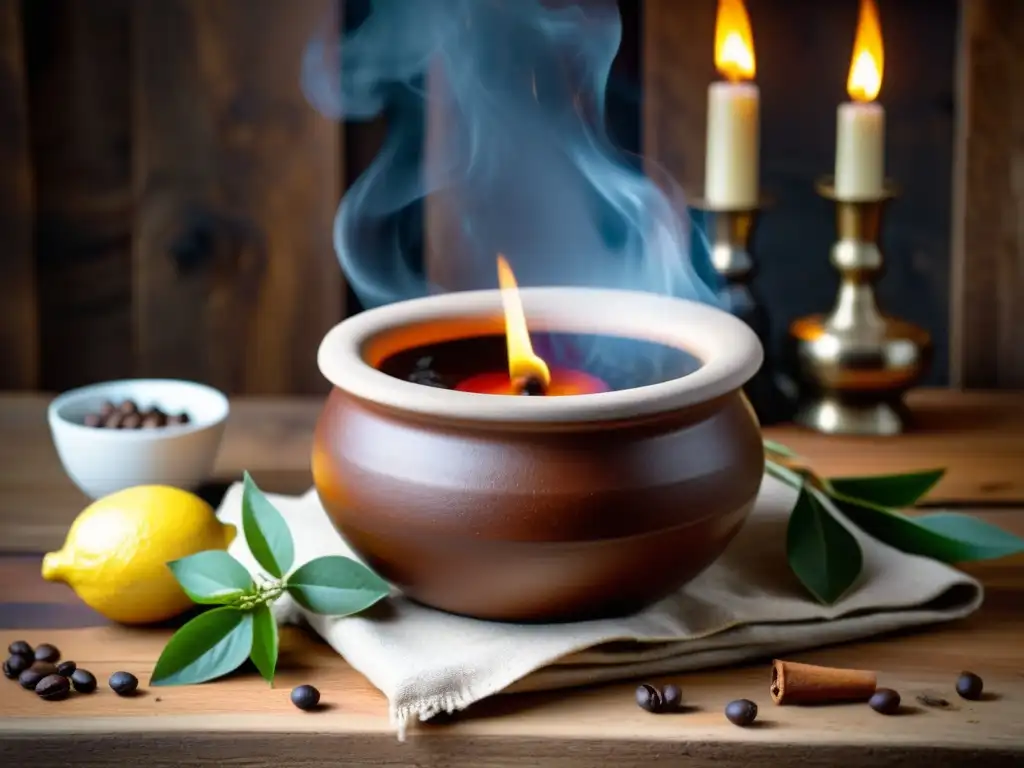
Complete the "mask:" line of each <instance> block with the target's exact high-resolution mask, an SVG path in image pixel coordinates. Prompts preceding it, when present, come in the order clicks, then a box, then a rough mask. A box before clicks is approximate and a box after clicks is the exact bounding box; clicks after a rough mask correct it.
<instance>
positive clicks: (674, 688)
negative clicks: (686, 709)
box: [661, 683, 683, 712]
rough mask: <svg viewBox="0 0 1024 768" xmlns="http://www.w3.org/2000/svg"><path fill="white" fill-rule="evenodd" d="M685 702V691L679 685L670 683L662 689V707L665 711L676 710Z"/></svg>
mask: <svg viewBox="0 0 1024 768" xmlns="http://www.w3.org/2000/svg"><path fill="white" fill-rule="evenodd" d="M682 703H683V692H682V691H681V690H679V686H678V685H672V684H671V683H669V684H668V685H666V686H664V687H663V688H662V689H661V708H662V709H663V710H664V711H665V712H674V711H675V710H677V709H679V705H680V704H682Z"/></svg>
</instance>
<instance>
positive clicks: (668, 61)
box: [642, 0, 718, 194]
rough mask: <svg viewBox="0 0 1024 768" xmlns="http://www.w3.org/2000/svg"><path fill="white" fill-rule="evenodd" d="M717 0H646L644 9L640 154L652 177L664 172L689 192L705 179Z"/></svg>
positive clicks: (694, 192)
mask: <svg viewBox="0 0 1024 768" xmlns="http://www.w3.org/2000/svg"><path fill="white" fill-rule="evenodd" d="M716 9H717V2H716V0H688V2H687V3H686V5H685V8H683V7H682V6H681V5H680V4H679V3H678V2H677V0H646V2H645V4H644V10H643V43H642V51H643V84H644V85H643V88H644V99H643V115H642V119H643V154H644V163H645V170H646V172H647V173H648V175H650V176H651V177H652V178H654V179H658V178H659V177H660V175H661V174H663V173H667V174H668V175H669V176H670V177H672V178H673V179H675V180H676V181H677V182H678V183H679V184H681V185H682V186H683V188H684V189H685V190H686V191H687V193H689V194H699V193H700V190H701V189H702V186H701V184H702V182H703V179H704V145H705V142H704V134H705V132H706V121H707V98H708V90H707V89H708V83H710V82H712V81H714V80H715V79H716V78H717V77H718V75H717V74H716V72H715V64H714V39H715V13H716Z"/></svg>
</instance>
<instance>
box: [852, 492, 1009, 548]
mask: <svg viewBox="0 0 1024 768" xmlns="http://www.w3.org/2000/svg"><path fill="white" fill-rule="evenodd" d="M834 502H835V504H836V505H837V506H838V507H839V508H840V509H841V510H842V511H843V514H845V515H846V516H847V517H849V518H850V520H851V522H853V523H854V524H855V525H856V526H857V527H859V528H860V529H861V530H862V531H864V532H865V533H867V534H869V535H871V536H874V537H875V538H876V539H878V540H879V541H884V542H885V543H886V544H888V545H889V546H891V547H895V548H896V549H898V550H901V551H902V552H909V553H911V554H914V555H921V556H922V557H928V558H931V559H933V560H940V561H942V562H944V563H967V562H971V561H973V560H990V559H994V558H997V557H1005V556H1006V555H1012V554H1016V553H1018V552H1024V540H1022V539H1020V538H1018V537H1017V536H1014V535H1013V534H1012V533H1007V532H1006V531H1004V530H1002V529H1001V528H998V527H996V526H994V525H991V524H989V523H986V522H985V521H983V520H979V519H978V518H976V517H971V516H970V515H960V514H955V513H953V512H937V513H935V514H930V515H920V516H914V517H910V516H907V515H903V514H900V513H899V512H896V511H894V510H890V509H885V508H884V507H878V506H875V505H872V504H869V503H867V502H864V501H861V500H859V499H851V498H844V497H835V498H834Z"/></svg>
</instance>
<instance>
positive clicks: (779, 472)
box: [764, 459, 804, 489]
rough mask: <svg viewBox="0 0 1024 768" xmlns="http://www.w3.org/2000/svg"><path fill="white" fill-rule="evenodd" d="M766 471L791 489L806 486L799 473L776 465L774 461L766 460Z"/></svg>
mask: <svg viewBox="0 0 1024 768" xmlns="http://www.w3.org/2000/svg"><path fill="white" fill-rule="evenodd" d="M764 471H765V472H767V473H768V474H769V475H771V476H772V477H774V478H775V479H776V480H781V481H782V482H784V483H785V484H786V485H788V486H789V487H790V488H797V489H799V488H801V487H802V486H803V484H804V479H803V477H801V476H800V473H799V472H794V471H793V470H792V469H790V468H789V467H784V466H782V465H781V464H776V463H775V462H774V461H771V460H770V459H769V460H766V461H765V463H764Z"/></svg>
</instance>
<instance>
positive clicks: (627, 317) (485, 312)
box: [317, 286, 764, 423]
mask: <svg viewBox="0 0 1024 768" xmlns="http://www.w3.org/2000/svg"><path fill="white" fill-rule="evenodd" d="M519 294H520V297H521V299H522V303H523V309H524V312H525V314H526V317H527V322H528V325H529V327H530V329H531V331H555V332H565V333H588V334H598V335H604V336H624V337H627V338H634V339H638V340H645V341H651V342H655V343H658V344H664V345H667V346H671V347H676V348H677V349H682V350H684V351H685V352H687V353H689V354H691V355H693V356H694V357H696V358H697V359H698V360H699V361H700V362H701V366H700V368H698V369H697V370H696V371H694V372H693V373H690V374H687V375H686V376H683V377H680V378H676V379H671V380H669V381H664V382H659V383H657V384H650V385H647V386H642V387H635V388H632V389H621V390H615V391H611V392H599V393H595V394H584V395H565V396H559V397H516V396H503V395H493V394H481V393H475V392H460V391H457V390H449V389H441V388H438V387H429V386H424V385H422V384H417V383H415V382H410V381H404V380H402V379H398V378H395V377H393V376H390V375H388V374H386V373H384V372H382V371H380V370H378V369H377V368H375V367H374V365H373V364H371V362H369V361H368V360H367V359H366V357H367V350H368V348H369V347H370V345H371V342H373V341H374V340H375V339H377V338H379V337H382V336H383V335H385V334H386V333H388V332H389V331H392V332H393V331H395V330H396V329H397V328H402V327H409V326H424V327H425V328H429V324H430V323H432V322H433V323H437V322H438V321H445V320H447V321H457V320H477V321H486V320H490V321H492V322H499V323H500V322H501V318H502V317H503V315H502V300H501V290H500V289H489V290H477V291H457V292H453V293H445V294H439V295H434V296H426V297H423V298H418V299H411V300H408V301H402V302H397V303H394V304H388V305H385V306H381V307H377V308H375V309H369V310H365V311H363V312H361V313H359V314H358V315H355V316H353V317H350V318H348V319H346V320H344V321H342V322H341V323H338V324H337V325H335V326H334V327H333V328H331V329H330V330H329V331H328V332H327V334H326V335H325V336H324V338H323V340H322V341H321V343H320V348H319V350H318V352H317V365H318V366H319V368H320V372H321V373H322V374H323V375H324V377H325V378H326V379H327V380H328V381H329V382H330V383H331V384H333V385H334V386H336V387H338V388H339V389H341V390H343V391H345V392H348V393H349V394H350V395H353V396H355V397H358V398H360V399H363V400H367V401H369V402H372V403H376V404H378V405H381V406H384V407H387V408H393V409H397V410H400V411H407V412H412V413H416V414H420V415H425V416H434V417H442V418H451V419H458V420H469V421H484V422H534V423H555V422H586V421H609V420H614V419H623V418H633V417H637V416H649V415H653V414H657V413H663V412H666V411H674V410H679V409H682V408H686V407H688V406H692V405H696V404H699V403H704V402H707V401H709V400H713V399H714V398H716V397H721V396H723V395H726V394H729V393H731V392H733V391H735V390H737V389H739V388H740V387H742V386H743V385H744V384H746V383H747V381H749V380H750V379H751V378H752V377H753V376H754V374H755V373H757V371H758V369H759V368H760V367H761V364H762V362H763V360H764V350H763V348H762V345H761V342H760V340H759V339H758V337H757V335H756V334H755V333H754V332H753V330H751V328H750V327H749V326H748V325H747V324H746V323H744V322H743V321H742V320H740V319H738V318H736V317H734V316H732V315H730V314H729V313H728V312H725V311H723V310H721V309H718V308H716V307H712V306H709V305H706V304H701V303H698V302H695V301H689V300H685V299H677V298H674V297H669V296H661V295H658V294H652V293H645V292H641V291H627V290H618V289H604V288H584V287H561V286H558V287H531V288H521V289H519ZM477 327H478V328H479V326H477ZM496 327H503V325H499V326H496ZM438 333H439V334H440V335H437V336H436V337H433V338H429V339H423V338H421V339H420V340H419V343H429V342H436V341H441V340H446V339H454V338H459V337H460V334H459V333H458V332H454V331H452V330H451V328H449V329H447V330H444V331H439V332H438ZM462 335H466V334H464V333H463V334H462ZM474 335H475V334H474Z"/></svg>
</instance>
